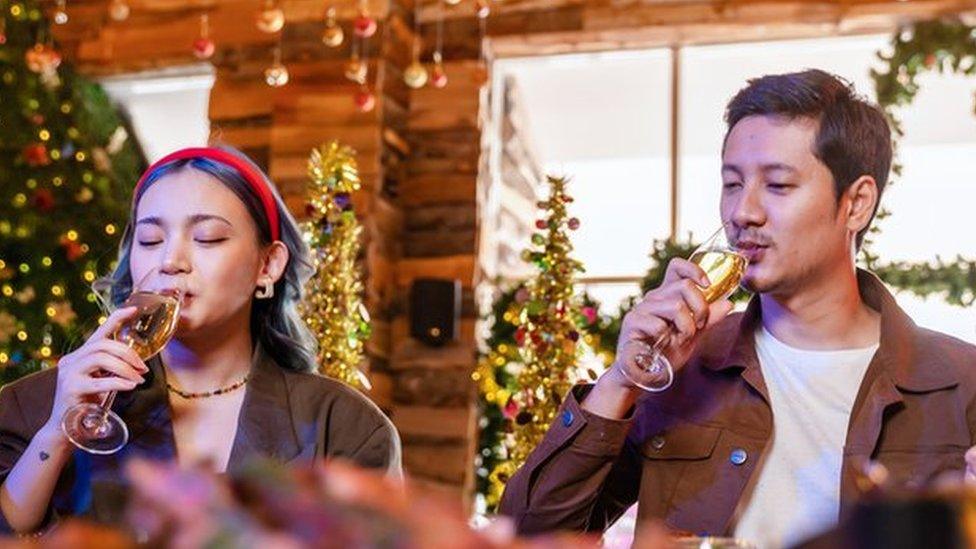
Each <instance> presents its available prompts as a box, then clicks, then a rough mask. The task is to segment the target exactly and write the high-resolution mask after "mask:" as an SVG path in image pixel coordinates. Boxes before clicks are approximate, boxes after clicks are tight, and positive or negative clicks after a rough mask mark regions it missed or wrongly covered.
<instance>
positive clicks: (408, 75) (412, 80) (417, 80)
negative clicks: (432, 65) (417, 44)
mask: <svg viewBox="0 0 976 549" xmlns="http://www.w3.org/2000/svg"><path fill="white" fill-rule="evenodd" d="M428 77H429V75H428V74H427V67H425V66H424V64H423V63H421V62H420V61H417V60H414V62H413V63H410V65H409V66H408V67H407V68H406V69H405V70H404V71H403V81H404V83H406V85H407V86H410V87H411V88H413V89H415V90H417V89H420V88H422V87H424V84H426V83H427V79H428Z"/></svg>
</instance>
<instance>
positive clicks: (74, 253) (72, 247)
mask: <svg viewBox="0 0 976 549" xmlns="http://www.w3.org/2000/svg"><path fill="white" fill-rule="evenodd" d="M61 247H62V248H64V255H65V257H67V258H68V261H75V260H76V259H78V258H79V257H81V256H83V255H85V251H84V249H83V248H82V247H81V244H79V243H78V241H77V240H68V239H67V238H61Z"/></svg>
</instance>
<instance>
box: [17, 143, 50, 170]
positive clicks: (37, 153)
mask: <svg viewBox="0 0 976 549" xmlns="http://www.w3.org/2000/svg"><path fill="white" fill-rule="evenodd" d="M23 155H24V160H25V161H27V165H28V166H31V167H37V166H47V165H48V164H50V163H51V157H49V156H48V155H47V147H45V146H44V144H43V143H33V144H31V145H27V146H26V147H24V150H23Z"/></svg>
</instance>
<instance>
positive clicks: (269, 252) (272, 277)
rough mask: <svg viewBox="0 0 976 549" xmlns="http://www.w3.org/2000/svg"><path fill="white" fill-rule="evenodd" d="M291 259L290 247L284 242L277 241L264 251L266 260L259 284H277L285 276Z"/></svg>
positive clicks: (262, 267)
mask: <svg viewBox="0 0 976 549" xmlns="http://www.w3.org/2000/svg"><path fill="white" fill-rule="evenodd" d="M289 257H290V254H289V253H288V247H287V246H285V244H284V243H283V242H281V241H280V240H276V241H274V242H273V243H271V245H270V246H268V247H267V248H265V250H264V259H263V260H262V263H261V271H260V273H259V276H260V280H259V281H258V282H259V283H260V282H262V281H263V282H265V283H267V282H269V281H270V282H271V283H272V284H275V283H277V282H278V281H279V280H280V279H281V277H282V276H284V274H285V267H287V266H288V258H289Z"/></svg>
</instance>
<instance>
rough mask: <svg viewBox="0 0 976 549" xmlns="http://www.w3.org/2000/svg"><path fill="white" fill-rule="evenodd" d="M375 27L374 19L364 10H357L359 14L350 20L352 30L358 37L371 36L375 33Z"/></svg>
mask: <svg viewBox="0 0 976 549" xmlns="http://www.w3.org/2000/svg"><path fill="white" fill-rule="evenodd" d="M376 28H377V26H376V19H373V18H372V17H370V15H369V14H368V13H366V12H365V11H361V12H359V15H358V16H356V19H355V20H353V22H352V29H353V32H354V33H355V34H356V36H358V37H360V38H369V37H371V36H373V35H374V34H376Z"/></svg>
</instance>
